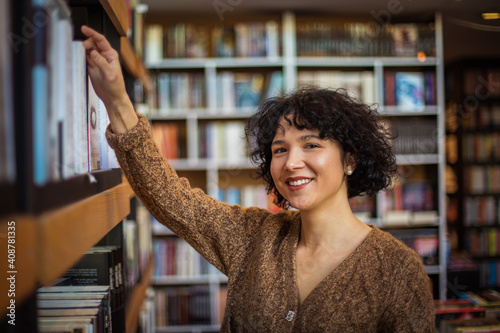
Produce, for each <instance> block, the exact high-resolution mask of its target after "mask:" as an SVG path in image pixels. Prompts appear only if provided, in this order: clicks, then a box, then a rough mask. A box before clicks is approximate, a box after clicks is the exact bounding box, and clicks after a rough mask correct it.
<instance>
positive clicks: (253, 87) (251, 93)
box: [215, 71, 283, 113]
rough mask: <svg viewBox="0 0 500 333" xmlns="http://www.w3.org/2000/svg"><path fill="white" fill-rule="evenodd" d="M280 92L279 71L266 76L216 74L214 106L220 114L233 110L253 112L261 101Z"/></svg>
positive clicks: (259, 74)
mask: <svg viewBox="0 0 500 333" xmlns="http://www.w3.org/2000/svg"><path fill="white" fill-rule="evenodd" d="M282 92H283V73H282V72H281V71H273V72H269V73H267V74H263V73H261V72H255V73H245V72H232V71H222V72H219V73H217V78H216V99H215V106H216V108H217V109H218V110H220V111H221V112H222V113H232V112H234V110H235V109H241V110H246V111H248V110H249V111H250V112H253V111H254V110H255V108H256V107H257V106H259V105H260V103H261V102H262V101H264V100H267V99H268V98H270V97H273V96H276V95H280V94H282Z"/></svg>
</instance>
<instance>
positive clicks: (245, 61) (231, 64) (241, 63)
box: [146, 57, 283, 69]
mask: <svg viewBox="0 0 500 333" xmlns="http://www.w3.org/2000/svg"><path fill="white" fill-rule="evenodd" d="M146 66H147V67H148V68H150V69H179V68H180V69H189V68H209V67H213V68H245V67H250V68H253V67H279V66H283V58H281V57H275V58H269V57H247V58H180V59H163V60H161V61H158V62H148V63H146Z"/></svg>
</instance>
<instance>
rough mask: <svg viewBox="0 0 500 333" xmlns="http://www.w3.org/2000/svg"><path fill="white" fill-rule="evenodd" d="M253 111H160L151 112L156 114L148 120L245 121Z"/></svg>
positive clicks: (252, 109) (247, 109) (242, 109)
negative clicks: (163, 112)
mask: <svg viewBox="0 0 500 333" xmlns="http://www.w3.org/2000/svg"><path fill="white" fill-rule="evenodd" d="M254 111H255V108H238V109H234V110H231V111H230V112H228V111H227V110H222V109H174V110H167V111H165V114H162V110H153V112H158V114H155V115H152V116H150V117H149V119H150V120H151V121H168V120H187V119H193V120H212V119H213V120H218V119H247V118H248V117H250V116H251V115H252V114H253V112H254Z"/></svg>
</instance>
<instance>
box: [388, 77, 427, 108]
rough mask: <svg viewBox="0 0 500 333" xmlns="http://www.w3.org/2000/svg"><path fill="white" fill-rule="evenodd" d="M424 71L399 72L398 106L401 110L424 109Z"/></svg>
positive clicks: (397, 84)
mask: <svg viewBox="0 0 500 333" xmlns="http://www.w3.org/2000/svg"><path fill="white" fill-rule="evenodd" d="M424 82H425V79H424V73H419V72H397V73H396V76H395V86H396V106H397V107H398V110H400V111H406V112H414V111H423V110H424V106H425V91H424Z"/></svg>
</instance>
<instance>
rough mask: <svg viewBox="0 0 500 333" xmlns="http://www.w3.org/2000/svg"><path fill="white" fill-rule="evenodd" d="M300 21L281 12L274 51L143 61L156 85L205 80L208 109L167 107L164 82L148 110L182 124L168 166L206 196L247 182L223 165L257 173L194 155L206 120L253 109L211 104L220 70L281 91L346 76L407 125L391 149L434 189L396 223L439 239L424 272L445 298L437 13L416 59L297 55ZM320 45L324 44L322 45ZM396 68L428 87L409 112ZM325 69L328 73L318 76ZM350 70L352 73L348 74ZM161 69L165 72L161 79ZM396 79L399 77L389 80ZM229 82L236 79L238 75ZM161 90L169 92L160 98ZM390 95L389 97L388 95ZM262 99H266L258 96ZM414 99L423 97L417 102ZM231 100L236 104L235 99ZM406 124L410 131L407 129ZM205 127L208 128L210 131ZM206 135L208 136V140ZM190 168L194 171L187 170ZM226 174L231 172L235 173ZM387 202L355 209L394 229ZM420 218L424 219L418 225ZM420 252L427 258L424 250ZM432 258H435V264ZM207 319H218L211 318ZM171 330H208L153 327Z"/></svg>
mask: <svg viewBox="0 0 500 333" xmlns="http://www.w3.org/2000/svg"><path fill="white" fill-rule="evenodd" d="M301 19H302V18H300V17H297V18H296V17H295V14H293V13H290V12H287V13H283V16H282V22H281V29H282V34H281V36H280V38H282V40H281V41H280V44H281V46H282V48H281V49H280V52H279V54H280V56H279V57H275V58H268V57H258V58H252V57H248V58H210V57H201V58H164V59H160V60H158V61H155V62H148V63H146V66H147V68H148V69H149V70H150V71H151V73H152V75H153V77H154V76H155V75H158V83H160V79H163V78H164V77H166V76H167V75H170V74H171V73H173V74H178V73H189V74H190V73H196V74H197V75H199V74H203V75H204V78H203V79H204V82H205V84H206V87H205V90H204V91H203V92H204V94H206V103H205V104H204V105H205V106H206V107H205V108H199V107H197V108H192V109H176V108H174V107H172V105H174V104H173V103H172V101H171V98H172V97H171V96H173V95H172V91H171V90H169V89H171V88H170V87H168V89H167V88H165V89H164V90H161V91H160V89H158V97H160V96H161V99H166V100H168V102H167V103H166V105H169V104H168V103H171V104H170V108H169V107H168V106H167V107H165V108H163V109H162V108H160V107H157V106H154V107H152V109H151V110H150V111H151V112H150V114H149V116H148V118H149V120H150V121H151V123H152V124H153V128H154V126H155V124H156V123H169V122H170V123H172V124H175V125H179V128H181V127H182V131H183V132H182V138H181V137H180V136H179V138H178V139H179V142H180V143H181V144H182V149H185V150H186V151H187V153H185V155H183V156H182V157H183V158H181V159H172V160H170V162H171V165H172V166H173V168H174V169H176V170H178V171H181V172H183V173H184V172H186V177H187V178H188V179H190V177H191V176H192V177H193V182H194V181H196V180H198V181H199V180H200V179H199V178H200V177H201V178H203V177H204V179H203V180H201V182H205V184H203V185H202V187H203V188H205V189H206V191H207V193H208V194H210V195H214V196H216V195H220V192H224V191H225V190H226V188H227V187H235V188H238V187H241V186H245V185H247V184H246V183H244V182H245V181H247V180H241V178H243V177H226V178H230V180H228V179H226V178H224V171H225V170H229V171H235V172H238V171H239V170H244V171H243V172H241V174H243V173H244V174H245V176H246V175H247V171H255V169H256V168H255V166H254V165H253V164H252V163H251V161H250V160H249V159H248V158H247V159H245V160H241V161H230V160H226V159H224V158H220V159H207V158H199V156H209V155H208V154H204V153H202V152H205V151H208V148H207V147H205V142H204V140H202V139H201V138H204V135H205V134H206V133H205V132H204V130H205V128H204V125H206V124H208V123H212V122H213V123H216V122H219V123H226V122H230V121H233V120H236V121H243V120H246V119H247V118H249V117H250V116H251V115H252V114H253V112H254V111H255V110H256V108H257V107H252V108H250V109H247V110H241V109H238V108H235V107H232V108H231V111H228V110H227V109H223V108H218V107H216V106H219V105H223V104H222V103H220V99H221V96H220V95H221V94H220V92H221V91H222V92H223V94H224V95H228V91H226V90H225V89H224V88H225V87H227V86H223V84H225V83H227V82H224V81H223V79H224V77H223V76H222V75H221V76H219V74H222V73H224V72H229V73H236V72H266V73H270V72H272V71H279V72H281V75H282V82H281V83H280V84H281V88H282V92H285V93H286V92H288V91H290V90H292V89H295V88H296V87H297V86H301V85H302V84H307V83H309V82H308V81H314V80H318V81H321V82H327V83H329V82H335V84H337V85H340V84H339V83H338V82H340V81H342V80H345V82H346V85H347V86H348V89H349V88H350V87H354V89H355V90H356V89H357V88H360V89H358V90H359V91H360V94H361V95H362V96H360V97H361V98H362V99H363V98H366V102H367V103H369V104H373V105H374V106H376V107H377V108H378V111H379V113H380V115H381V116H382V118H384V120H385V119H387V122H388V124H389V125H394V128H395V129H396V130H399V129H401V131H404V130H406V131H408V133H406V132H405V133H403V134H405V135H402V136H398V137H400V138H401V137H403V139H400V141H399V142H398V143H400V144H399V146H398V149H399V150H396V151H397V152H398V151H399V152H401V153H404V154H399V153H397V154H396V162H397V164H398V165H399V166H401V167H403V168H405V169H406V170H410V169H411V172H413V173H414V175H413V176H414V177H413V178H411V176H409V178H410V179H409V182H410V183H411V182H412V181H414V182H418V181H420V185H422V188H423V187H426V186H429V187H426V190H427V189H428V188H431V191H433V192H435V193H437V194H435V197H434V198H432V200H431V199H429V200H428V201H429V202H430V201H432V205H433V207H432V209H425V210H424V211H425V212H424V213H423V214H417V211H415V212H413V211H411V212H410V215H411V222H408V224H405V225H402V226H398V228H403V229H406V230H405V231H406V233H409V234H411V233H413V232H414V231H415V232H420V230H422V232H421V234H426V233H428V234H432V235H431V237H434V238H433V239H432V241H436V243H438V244H439V245H438V246H436V247H435V253H433V255H432V257H431V258H427V259H428V260H427V261H426V263H428V264H431V263H432V265H426V271H427V273H428V274H429V275H432V280H433V284H434V291H435V295H436V298H445V292H446V257H445V246H444V245H445V240H446V238H445V235H446V214H445V212H444V210H445V209H444V208H445V206H444V202H445V200H444V197H443V195H442V193H445V192H444V162H445V158H444V136H443V135H441V134H442V133H443V132H442V128H444V118H443V117H444V92H443V89H444V81H443V62H442V40H441V34H442V30H441V29H442V22H441V16H440V14H439V13H436V15H435V20H434V22H433V27H434V26H435V27H436V29H435V30H433V32H432V33H433V34H434V35H433V37H432V39H433V45H432V46H433V47H435V52H430V53H428V54H433V55H432V56H423V55H422V56H420V57H419V56H417V55H416V52H415V56H385V55H386V54H390V53H383V54H384V56H353V57H342V56H340V57H335V56H317V57H316V56H300V55H299V54H304V55H306V54H307V55H308V54H312V53H313V52H309V53H300V52H299V48H298V47H297V44H298V40H299V37H300V36H298V34H299V30H297V28H296V24H298V23H299V22H300V20H301ZM316 19H317V18H315V20H316ZM318 19H319V17H318ZM181 20H182V19H181ZM167 23H175V22H165V24H167ZM155 24H157V22H155ZM425 24H428V22H425ZM186 25H187V24H186ZM181 44H182V40H181ZM325 45H327V44H326V43H325ZM302 46H303V45H302ZM309 51H310V50H309ZM165 54H166V53H165ZM325 54H328V53H325ZM371 54H375V53H371ZM381 54H382V53H381ZM327 72H328V73H327ZM398 72H403V73H404V72H407V73H404V74H406V75H407V77H409V76H411V74H414V73H417V74H416V75H413V78H415V77H417V76H420V77H422V80H421V81H420V82H419V83H422V84H423V85H424V87H425V89H427V90H424V88H422V89H421V90H420V91H421V92H422V96H423V95H424V92H426V93H427V94H425V101H424V103H423V105H418V107H416V105H412V107H409V108H407V110H412V111H407V110H405V109H404V105H403V104H402V103H400V101H398V100H396V96H397V97H398V98H401V95H396V94H397V91H396V89H395V88H396V84H394V87H393V88H394V89H390V88H388V87H387V83H388V81H386V80H389V79H390V78H391V75H393V74H394V78H395V77H396V74H397V73H398ZM322 74H325V75H323V76H321V75H322ZM350 74H353V75H351V76H349V75H350ZM408 74H410V75H408ZM161 75H164V76H163V77H162V76H161ZM316 75H318V76H316ZM398 76H401V75H398ZM354 77H356V78H357V77H359V78H360V79H359V82H356V83H353V82H354V80H355V79H353V78H354ZM267 79H268V78H266V84H267ZM328 80H331V81H328ZM336 80H338V81H336ZM349 80H351V81H349ZM394 82H396V81H395V80H394ZM398 82H400V81H398ZM232 83H235V81H233V82H232ZM311 83H313V82H311ZM316 83H317V82H316ZM170 84H171V83H170ZM223 87H224V88H223ZM417 89H419V88H417ZM235 91H236V90H235ZM266 92H267V93H268V92H269V91H266V90H262V96H264V95H265V94H266ZM160 94H161V95H160ZM168 94H170V95H168ZM400 94H401V93H400ZM234 95H235V96H236V97H235V99H237V98H238V97H237V93H235V94H234ZM165 96H169V97H168V98H165ZM268 96H269V95H268ZM388 97H393V100H391V99H390V98H388ZM159 99H160V98H159ZM263 99H264V98H262V99H261V100H263ZM419 102H421V100H420V101H419ZM158 104H159V103H158ZM386 104H387V105H386ZM235 105H237V104H236V103H235ZM398 105H400V106H398ZM197 106H198V105H197ZM413 123H415V126H413ZM409 124H410V125H409ZM401 125H403V126H401ZM397 126H399V127H397ZM410 127H411V131H410V130H408V129H409V128H410ZM210 130H213V129H210ZM206 131H207V132H208V130H206ZM415 132H418V133H417V134H420V136H412V135H416V133H415ZM421 132H422V133H423V132H425V133H426V134H425V137H423V136H422V135H421ZM427 134H429V135H427ZM218 135H219V134H218ZM223 135H224V134H223ZM242 135H243V133H242ZM207 138H210V139H212V137H211V136H208V135H207ZM210 139H207V140H205V141H206V142H212V141H210ZM424 139H429V141H432V144H428V142H423V141H424ZM229 140H230V139H228V138H226V141H229ZM403 140H404V141H403ZM416 140H421V141H420V143H425V144H422V145H421V146H419V145H415V141H416ZM213 142H215V141H213ZM207 146H208V144H207ZM222 149H223V148H221V150H222ZM189 172H192V173H191V174H190V173H189ZM203 172H205V173H206V176H203V174H202V173H203ZM229 174H230V175H232V173H229ZM200 175H201V176H200ZM231 182H232V183H231ZM242 183H243V185H242ZM224 195H225V194H224ZM421 197H422V196H421ZM425 200H427V199H425ZM388 201H390V199H389V198H388V197H384V194H382V193H381V194H379V195H377V197H376V198H375V199H374V203H373V204H372V205H371V206H372V208H370V209H365V210H359V211H358V212H355V213H359V216H362V217H363V219H362V220H363V221H365V222H367V223H370V224H374V225H377V226H379V227H381V228H383V229H387V230H388V232H391V231H392V230H391V229H395V228H392V227H388V228H386V227H385V226H384V225H385V224H386V222H387V221H388V220H389V217H388V214H387V208H386V206H385V205H386V204H389V203H388ZM400 201H402V200H400ZM359 207H362V208H364V207H363V204H359ZM398 209H399V208H398ZM403 213H404V212H403ZM426 213H428V214H426ZM434 213H435V214H434ZM393 216H394V215H393ZM423 216H425V217H426V218H427V219H425V217H423ZM418 218H420V219H421V220H420V221H421V222H422V224H419V225H412V223H413V221H417V220H418ZM424 219H425V220H424ZM409 221H410V220H409ZM424 222H425V223H426V224H423V223H424ZM387 224H389V223H387ZM169 236H172V235H171V234H165V233H153V237H154V238H156V239H158V238H161V237H169ZM174 237H175V236H174ZM422 257H425V255H423V256H422ZM423 259H424V258H423ZM434 263H439V264H436V265H434ZM210 279H211V277H208V276H202V277H187V276H160V277H154V278H153V285H154V286H155V288H164V287H173V288H174V287H180V286H183V285H193V284H211V283H212V282H211V280H210ZM221 283H224V282H220V281H215V282H214V283H213V284H214V285H218V284H221ZM217 302H218V300H217V301H216V300H211V303H212V307H216V306H217V304H218V303H217ZM212 323H216V322H214V321H212ZM216 329H218V326H216ZM176 331H179V332H181V331H182V332H190V331H192V332H200V331H203V332H205V331H207V329H206V328H205V327H204V328H198V326H196V325H192V326H187V327H177V326H176V327H157V332H176Z"/></svg>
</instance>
